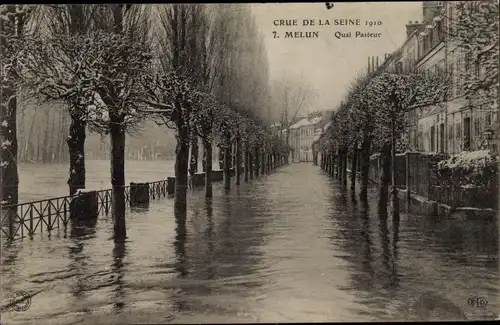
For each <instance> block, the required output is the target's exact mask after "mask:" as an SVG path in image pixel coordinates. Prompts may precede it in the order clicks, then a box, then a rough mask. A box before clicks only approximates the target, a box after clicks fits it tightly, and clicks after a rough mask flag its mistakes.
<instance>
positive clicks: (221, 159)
mask: <svg viewBox="0 0 500 325" xmlns="http://www.w3.org/2000/svg"><path fill="white" fill-rule="evenodd" d="M219 169H220V170H223V169H224V150H223V149H222V147H221V146H219Z"/></svg>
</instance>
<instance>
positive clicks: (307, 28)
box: [272, 18, 382, 39]
mask: <svg viewBox="0 0 500 325" xmlns="http://www.w3.org/2000/svg"><path fill="white" fill-rule="evenodd" d="M273 26H274V27H275V28H276V29H275V30H273V31H272V34H273V38H275V39H277V38H287V39H288V38H293V39H296V38H302V39H306V38H307V39H314V38H319V37H320V35H322V33H323V32H322V31H321V29H325V28H329V29H330V30H329V31H328V34H333V36H335V38H337V39H344V38H359V39H378V38H380V37H381V36H382V33H381V32H380V31H379V30H378V29H377V27H381V26H382V21H380V20H362V19H359V18H336V19H275V20H273ZM353 27H354V28H355V29H354V30H353Z"/></svg>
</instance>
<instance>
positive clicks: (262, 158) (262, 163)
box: [260, 150, 266, 175]
mask: <svg viewBox="0 0 500 325" xmlns="http://www.w3.org/2000/svg"><path fill="white" fill-rule="evenodd" d="M260 173H261V174H262V175H264V174H265V173H266V152H265V151H264V150H262V152H261V154H260Z"/></svg>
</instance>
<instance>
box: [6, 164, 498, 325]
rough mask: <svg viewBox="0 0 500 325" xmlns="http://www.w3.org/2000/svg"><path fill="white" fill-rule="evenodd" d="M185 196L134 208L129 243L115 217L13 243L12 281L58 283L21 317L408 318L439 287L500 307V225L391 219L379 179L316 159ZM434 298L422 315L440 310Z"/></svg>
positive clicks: (461, 300)
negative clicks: (117, 230)
mask: <svg viewBox="0 0 500 325" xmlns="http://www.w3.org/2000/svg"><path fill="white" fill-rule="evenodd" d="M188 196H189V205H188V207H187V210H172V206H173V205H174V204H173V200H171V199H165V200H163V199H162V200H156V201H154V203H153V202H152V204H151V207H150V208H149V210H148V211H147V212H146V211H141V212H140V215H137V213H138V212H139V211H138V210H133V211H131V212H130V214H129V215H130V216H131V217H130V218H127V226H128V227H129V228H128V229H127V230H129V234H128V236H129V239H128V240H127V241H118V240H117V241H115V242H113V241H110V240H109V238H110V237H111V235H112V234H113V229H112V225H111V224H109V227H106V226H104V227H102V226H101V227H99V226H97V227H96V224H95V220H94V223H92V222H90V223H87V224H77V223H70V225H68V228H69V229H68V238H67V239H59V240H55V239H52V240H51V241H50V242H49V241H47V240H46V238H41V239H35V240H33V241H30V240H25V241H23V243H22V244H21V245H17V246H16V245H12V246H10V247H9V246H4V247H3V252H2V253H3V255H2V275H3V278H4V279H3V280H4V282H3V283H4V289H8V288H7V286H9V285H11V286H12V287H14V288H24V287H25V284H26V283H29V284H30V285H32V284H33V285H40V286H42V285H43V286H44V287H45V286H46V285H47V284H49V282H55V281H58V282H57V285H56V286H54V288H55V289H52V288H48V289H46V292H47V294H45V295H40V296H37V297H39V298H37V299H40V300H37V303H36V304H35V303H34V304H33V309H30V310H29V311H27V312H26V313H16V314H15V317H19V319H22V322H20V323H26V324H28V323H30V322H31V323H33V321H32V320H31V319H32V317H33V315H34V313H35V312H36V315H37V317H38V319H37V320H36V321H37V322H40V323H46V322H52V321H53V320H54V318H55V317H54V313H55V312H54V310H52V309H51V308H52V307H55V309H56V310H57V311H56V312H57V313H59V314H58V315H59V316H58V317H60V318H59V319H58V320H57V321H59V322H57V321H54V323H76V322H77V321H80V320H79V319H78V318H79V317H81V316H75V314H78V315H81V312H82V310H83V311H87V314H86V315H85V318H87V319H88V317H94V316H95V315H100V316H102V318H100V319H99V321H95V319H90V320H88V321H87V320H86V321H85V322H84V323H87V324H93V323H144V322H148V323H162V322H165V318H164V317H165V313H170V314H172V313H175V322H176V323H202V322H219V321H220V322H221V323H222V322H224V323H226V322H227V323H229V322H234V321H240V320H242V319H243V317H246V316H248V315H249V316H248V318H244V320H245V321H247V320H248V321H249V322H252V321H254V322H257V321H260V322H276V321H289V320H295V321H302V322H308V321H310V322H313V321H370V320H372V321H383V320H401V319H402V318H403V317H404V316H403V312H404V311H405V310H407V309H408V307H409V306H412V303H413V302H414V301H416V300H418V298H420V297H421V296H422V293H423V292H425V291H426V290H428V289H429V288H432V289H433V291H435V293H437V294H438V295H439V297H441V296H445V297H446V298H447V299H450V301H451V302H452V303H454V304H455V305H457V306H458V307H460V308H462V309H463V310H464V311H467V310H466V308H467V299H468V297H470V296H474V295H481V296H484V297H485V298H487V299H488V302H489V303H488V306H487V309H489V310H497V309H498V301H497V297H498V295H499V283H498V276H499V272H498V224H497V223H496V222H491V223H488V222H480V223H479V222H473V221H467V220H457V219H453V220H452V219H441V220H436V219H435V218H426V217H421V216H416V215H407V214H401V218H400V219H395V218H392V217H391V216H390V215H389V216H388V215H387V211H385V213H384V211H383V210H382V213H379V212H378V207H377V203H378V202H377V196H378V193H377V189H371V188H370V189H369V191H368V200H362V199H361V198H358V199H357V200H353V199H352V191H349V190H347V191H346V190H344V189H343V188H342V184H340V181H339V180H334V179H332V178H331V177H329V176H327V175H324V174H323V173H320V172H319V171H318V172H317V173H316V169H314V167H312V166H308V165H307V164H296V165H292V166H290V167H285V169H284V171H283V172H279V173H273V174H270V175H266V177H260V178H257V179H254V180H253V181H252V182H248V183H244V184H242V185H241V186H240V187H236V186H233V189H232V190H231V191H230V192H229V194H224V190H223V184H222V183H214V197H213V198H211V199H206V198H204V195H203V189H201V190H200V191H198V192H197V191H191V192H190V194H188ZM104 220H106V219H105V218H103V221H104ZM159 225H161V227H160V226H159ZM58 251H59V252H60V251H62V252H63V254H57V252H58ZM65 252H69V254H68V253H66V254H64V253H65ZM35 253H36V256H35ZM47 261H48V262H47ZM37 263H38V264H37ZM42 263H48V265H46V264H42ZM40 266H42V268H43V267H47V268H49V269H51V270H52V268H53V269H55V270H56V272H54V273H56V275H55V276H53V275H50V273H51V272H44V273H43V274H41V275H40V274H37V273H36V272H39V271H40V269H39V268H40ZM34 269H35V271H33V270H34ZM59 273H61V274H59ZM33 279H34V280H33ZM68 292H69V293H70V294H73V295H74V297H72V296H70V299H68ZM424 297H425V299H424V300H423V303H422V308H421V309H422V311H421V315H423V317H424V318H425V317H426V315H429V313H430V314H432V310H434V309H435V308H434V307H433V305H427V304H425V301H430V300H432V299H431V298H429V297H430V296H428V295H424ZM45 299H46V300H45ZM42 300H45V301H42ZM434 300H435V301H439V300H443V301H444V298H436V299H434ZM55 301H57V302H55ZM42 304H43V306H44V307H45V306H47V307H50V308H48V309H49V311H47V312H46V311H44V309H43V308H40V306H42ZM37 306H38V307H37ZM449 306H451V305H449ZM37 308H38V309H37ZM446 308H447V310H451V307H449V308H448V307H446ZM110 309H112V310H111V311H110ZM91 312H92V315H90V313H91ZM30 313H31V314H30ZM242 314H243V316H242ZM116 315H119V316H120V317H118V318H120V319H119V320H111V321H107V319H105V318H104V317H113V316H116ZM138 315H141V317H143V318H142V319H138V318H137V317H139V316H138ZM442 315H444V314H441V317H444V316H442ZM129 316H130V317H129ZM219 317H220V318H219ZM63 318H64V319H63ZM256 320H257V321H256Z"/></svg>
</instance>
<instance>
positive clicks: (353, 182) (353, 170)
mask: <svg viewBox="0 0 500 325" xmlns="http://www.w3.org/2000/svg"><path fill="white" fill-rule="evenodd" d="M357 146H358V144H357V143H355V144H354V148H357ZM357 170H358V150H357V149H354V153H353V155H352V161H351V189H352V190H353V191H354V189H355V188H356V172H357Z"/></svg>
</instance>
